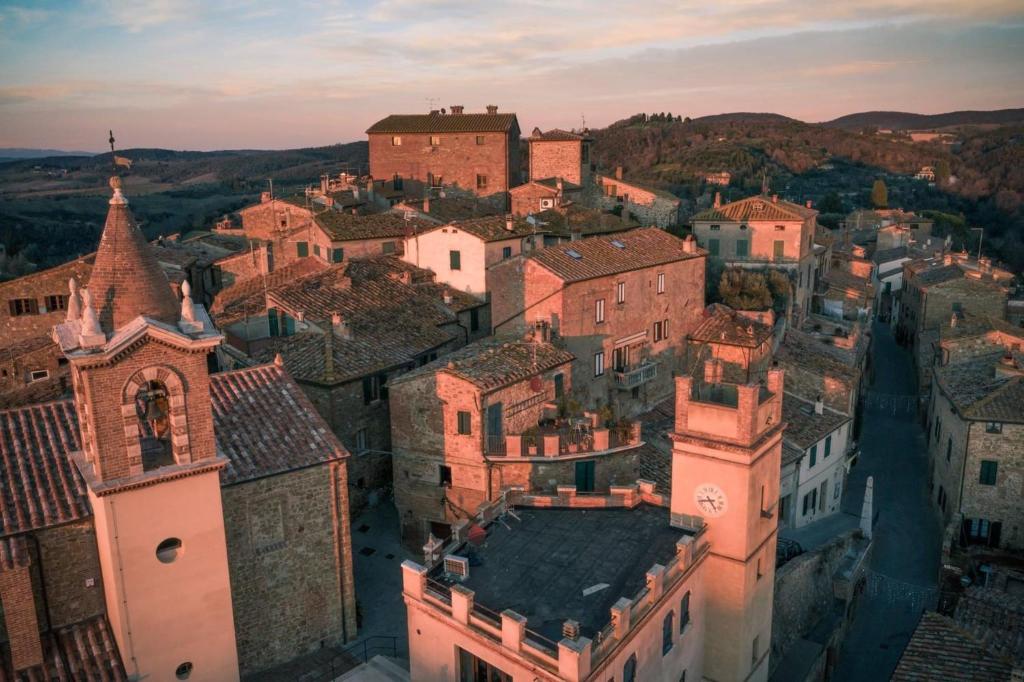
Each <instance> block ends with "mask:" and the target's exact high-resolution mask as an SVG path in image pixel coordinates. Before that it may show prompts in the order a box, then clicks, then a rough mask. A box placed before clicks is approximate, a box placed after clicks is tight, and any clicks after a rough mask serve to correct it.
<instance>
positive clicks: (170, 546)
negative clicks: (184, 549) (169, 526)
mask: <svg viewBox="0 0 1024 682" xmlns="http://www.w3.org/2000/svg"><path fill="white" fill-rule="evenodd" d="M179 554H181V540H179V539H178V538H167V539H166V540H164V541H163V542H161V543H160V544H159V545H157V546H156V558H157V559H158V560H159V561H160V563H162V564H169V563H172V562H174V560H175V559H177V558H178V555H179Z"/></svg>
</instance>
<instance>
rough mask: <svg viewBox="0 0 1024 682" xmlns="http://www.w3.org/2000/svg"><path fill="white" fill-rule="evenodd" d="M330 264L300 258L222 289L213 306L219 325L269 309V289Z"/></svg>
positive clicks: (318, 260)
mask: <svg viewBox="0 0 1024 682" xmlns="http://www.w3.org/2000/svg"><path fill="white" fill-rule="evenodd" d="M327 267H329V266H328V265H327V264H326V263H324V262H323V261H322V260H320V259H319V258H300V259H298V260H296V261H293V262H292V263H289V264H288V265H286V266H284V267H283V268H278V269H276V270H274V271H272V272H269V273H267V274H266V275H261V276H259V277H251V278H249V279H245V280H242V281H241V282H238V283H236V284H234V285H232V286H230V287H228V288H227V289H224V290H223V291H221V292H219V293H218V294H217V295H216V296H215V297H214V301H213V306H211V308H210V316H211V317H212V318H213V320H214V322H216V323H217V326H219V327H224V326H226V325H229V324H233V323H235V322H237V321H239V320H241V319H243V318H244V317H246V316H247V315H259V314H261V313H262V312H263V311H264V310H266V307H267V306H266V292H267V291H268V290H270V289H273V288H274V287H277V286H280V285H282V284H285V283H290V282H295V281H297V280H300V279H302V278H303V277H305V276H307V275H312V274H315V273H318V272H321V271H322V270H325V269H327Z"/></svg>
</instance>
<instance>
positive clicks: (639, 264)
mask: <svg viewBox="0 0 1024 682" xmlns="http://www.w3.org/2000/svg"><path fill="white" fill-rule="evenodd" d="M617 244H621V245H622V246H621V247H619V246H618V245H617ZM702 256H704V252H703V251H699V250H698V251H697V252H695V253H686V252H684V251H683V240H682V239H679V238H678V237H675V236H673V235H671V234H669V233H668V232H665V231H664V230H661V229H659V228H656V227H647V228H641V229H637V230H631V231H629V232H622V233H619V234H616V235H613V236H609V237H594V238H592V239H581V240H579V241H575V242H570V243H568V244H558V245H556V246H550V247H547V248H544V249H540V250H539V251H534V252H533V253H531V254H530V255H529V256H528V258H529V259H530V260H533V261H534V262H536V263H537V264H538V265H541V266H543V267H544V268H546V269H548V270H550V271H551V272H553V273H554V274H555V275H557V276H558V277H561V278H562V279H563V280H565V281H566V282H579V281H583V280H587V279H593V278H595V277H605V276H607V275H614V274H616V273H619V272H628V271H631V270H639V269H641V268H647V267H651V266H654V265H662V264H664V263H675V262H677V261H683V260H688V259H690V258H699V257H702Z"/></svg>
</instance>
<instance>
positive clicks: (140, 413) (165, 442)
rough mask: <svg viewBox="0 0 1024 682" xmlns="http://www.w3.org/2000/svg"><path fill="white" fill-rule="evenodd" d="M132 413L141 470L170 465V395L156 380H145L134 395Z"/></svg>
mask: <svg viewBox="0 0 1024 682" xmlns="http://www.w3.org/2000/svg"><path fill="white" fill-rule="evenodd" d="M135 413H136V416H137V417H138V419H139V424H138V426H139V445H140V446H141V449H142V469H143V471H150V470H152V469H157V468H159V467H162V466H168V465H171V464H174V454H173V453H172V451H171V419H170V417H171V405H170V393H169V392H168V390H167V386H166V385H165V384H164V383H163V382H160V381H156V380H152V381H147V382H146V384H145V386H142V387H140V388H139V392H138V393H137V394H136V395H135Z"/></svg>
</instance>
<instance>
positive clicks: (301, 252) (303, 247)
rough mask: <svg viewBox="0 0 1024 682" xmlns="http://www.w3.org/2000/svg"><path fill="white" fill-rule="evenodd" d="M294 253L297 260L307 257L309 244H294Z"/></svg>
mask: <svg viewBox="0 0 1024 682" xmlns="http://www.w3.org/2000/svg"><path fill="white" fill-rule="evenodd" d="M295 252H296V253H297V254H298V256H299V258H305V257H306V256H308V255H309V244H308V243H307V242H295Z"/></svg>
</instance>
